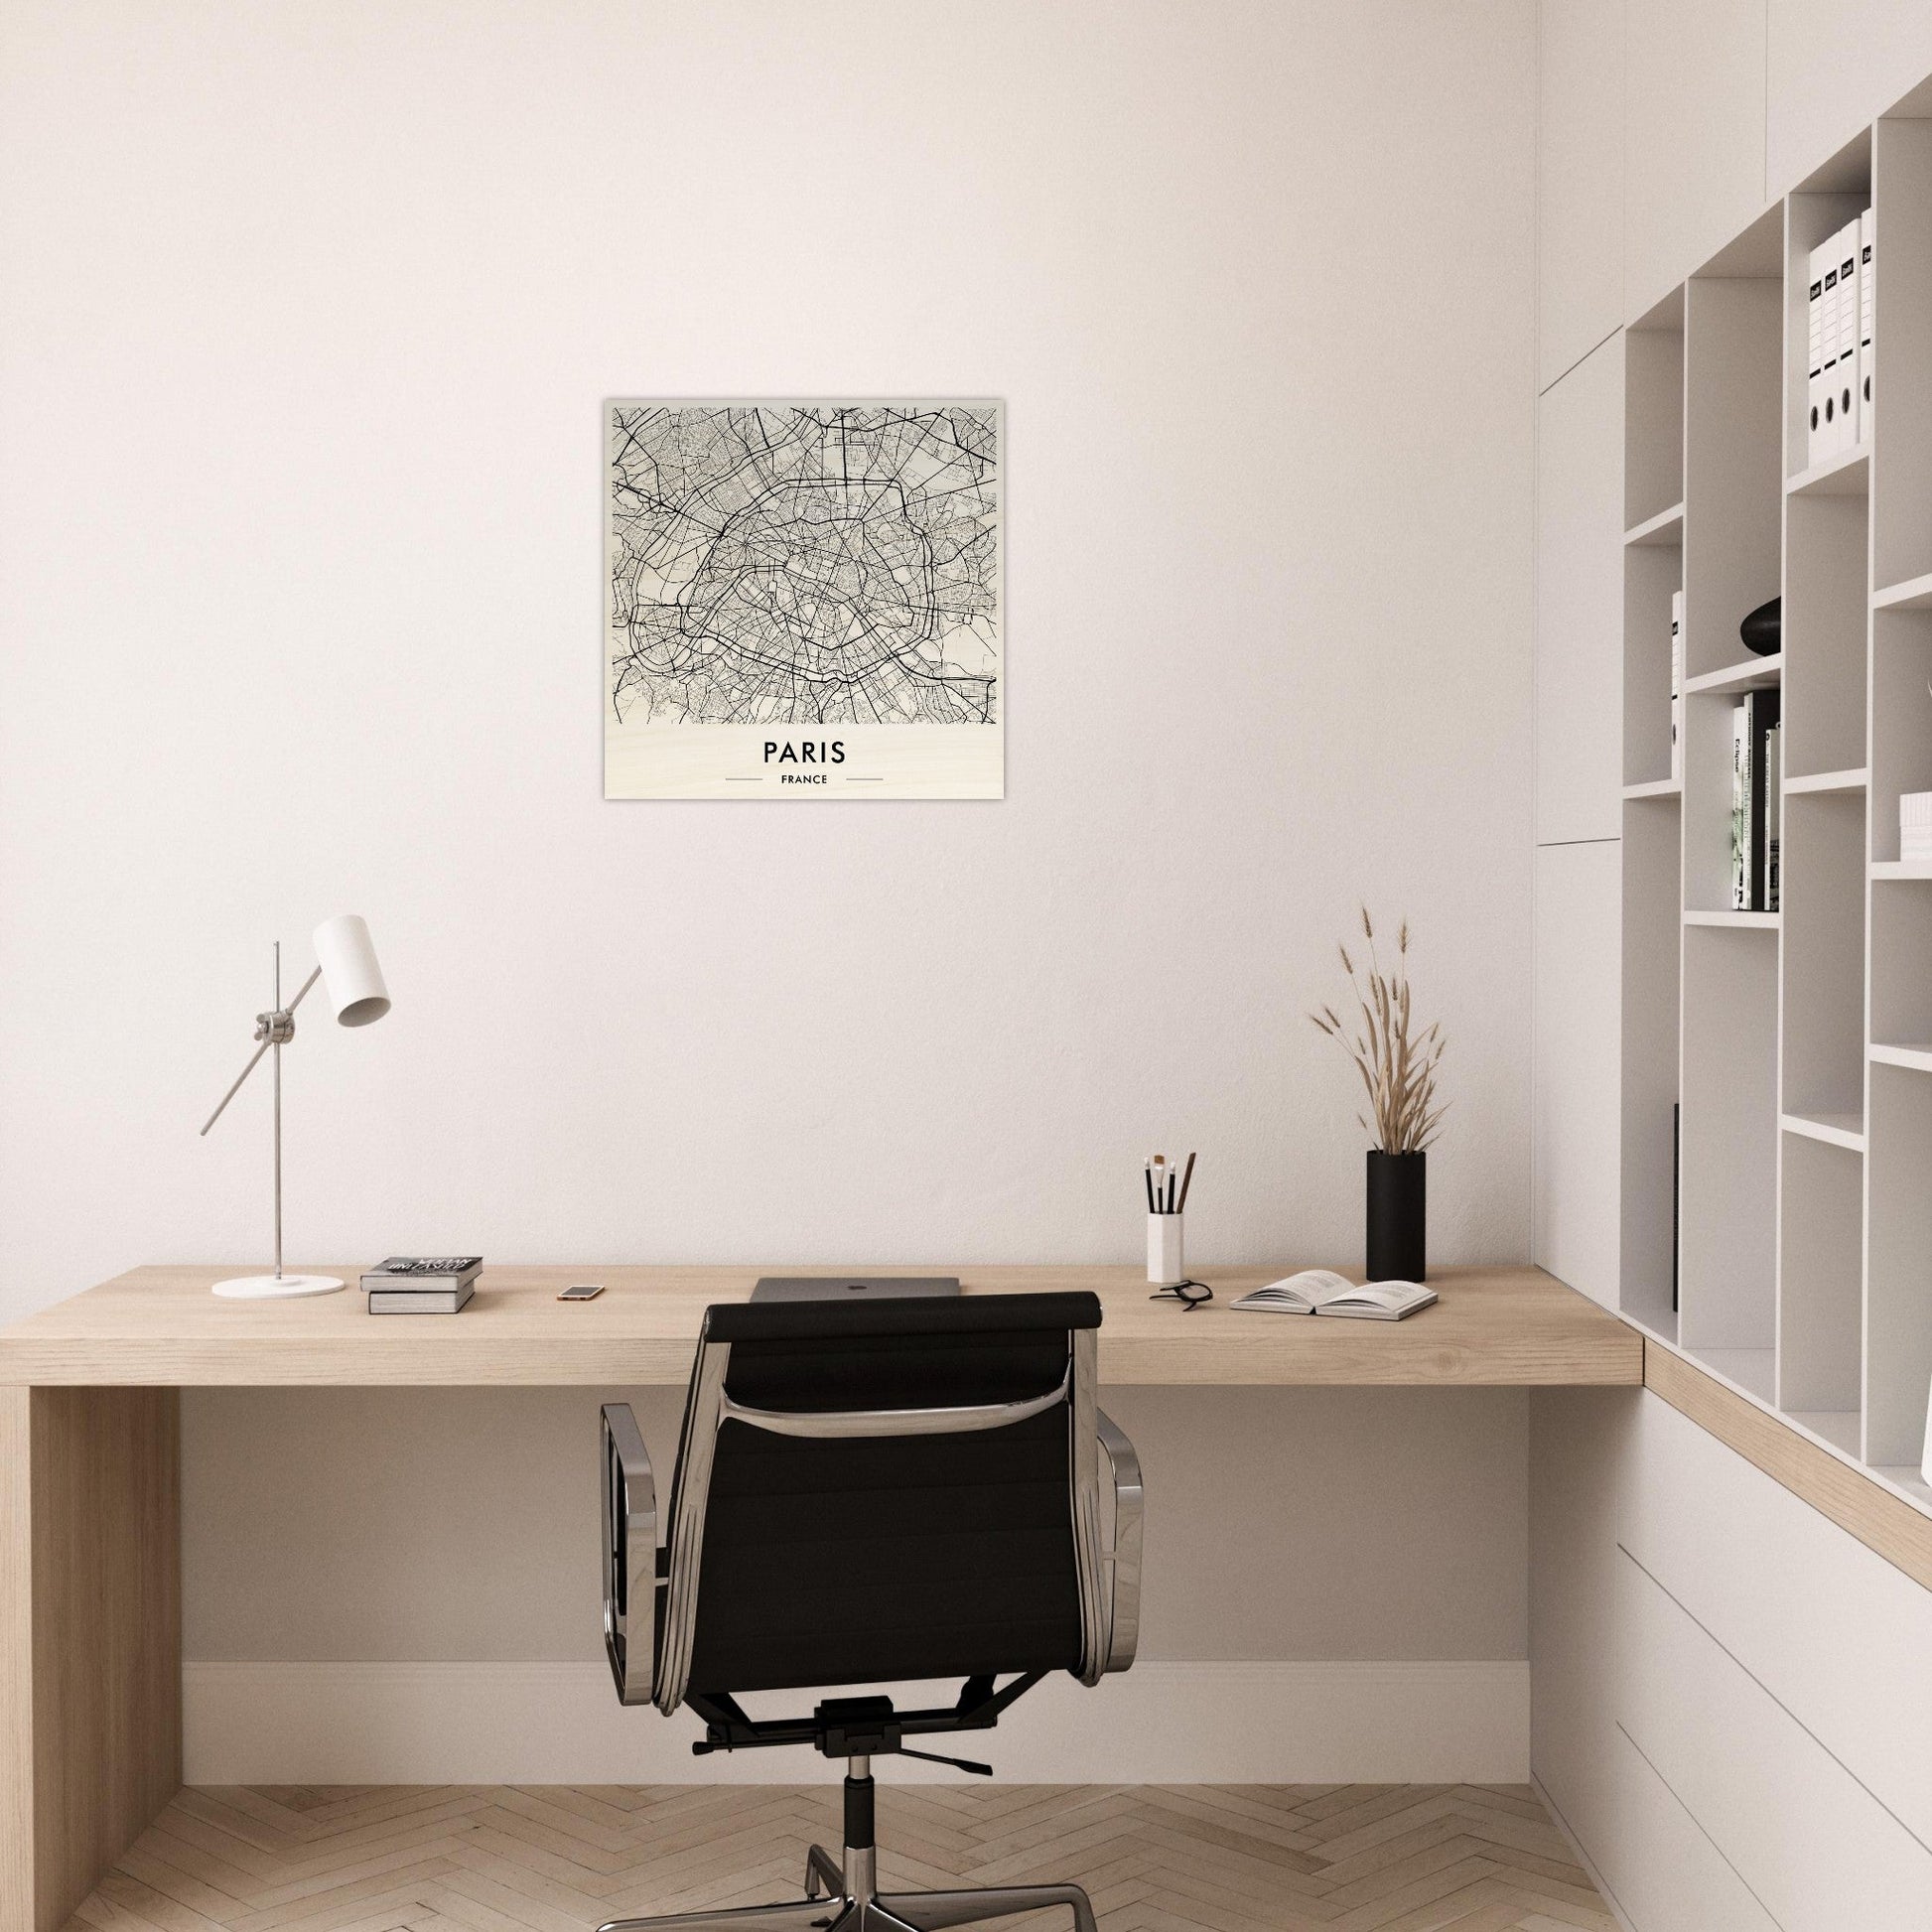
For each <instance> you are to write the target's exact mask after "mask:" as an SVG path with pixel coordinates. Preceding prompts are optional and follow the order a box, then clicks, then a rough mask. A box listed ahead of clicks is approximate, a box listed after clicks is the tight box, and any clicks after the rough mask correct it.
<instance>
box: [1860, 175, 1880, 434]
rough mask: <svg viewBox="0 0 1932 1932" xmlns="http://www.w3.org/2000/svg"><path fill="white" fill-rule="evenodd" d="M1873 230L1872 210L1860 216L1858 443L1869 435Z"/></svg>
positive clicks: (1873, 285)
mask: <svg viewBox="0 0 1932 1932" xmlns="http://www.w3.org/2000/svg"><path fill="white" fill-rule="evenodd" d="M1872 241H1873V228H1872V221H1871V210H1870V209H1869V208H1866V209H1865V211H1864V212H1863V214H1862V215H1860V216H1859V441H1860V442H1861V443H1863V442H1865V441H1867V440H1868V439H1869V437H1870V435H1871V311H1872V307H1873V304H1874V302H1875V300H1876V297H1875V294H1874V289H1875V286H1876V285H1875V284H1874V282H1873V281H1872V274H1873V253H1872Z"/></svg>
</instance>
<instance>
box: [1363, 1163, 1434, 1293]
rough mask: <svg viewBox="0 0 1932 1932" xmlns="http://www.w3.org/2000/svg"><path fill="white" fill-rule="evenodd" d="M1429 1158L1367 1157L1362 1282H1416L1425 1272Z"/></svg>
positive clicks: (1426, 1259)
mask: <svg viewBox="0 0 1932 1932" xmlns="http://www.w3.org/2000/svg"><path fill="white" fill-rule="evenodd" d="M1428 1227H1429V1156H1428V1155H1426V1154H1385V1153H1383V1151H1382V1150H1381V1149H1380V1148H1379V1147H1373V1148H1370V1149H1369V1151H1368V1278H1369V1280H1370V1281H1372V1282H1419V1281H1421V1280H1422V1279H1423V1276H1424V1271H1425V1270H1426V1269H1427V1268H1428V1266H1429V1260H1428V1253H1427V1249H1428V1240H1427V1233H1428Z"/></svg>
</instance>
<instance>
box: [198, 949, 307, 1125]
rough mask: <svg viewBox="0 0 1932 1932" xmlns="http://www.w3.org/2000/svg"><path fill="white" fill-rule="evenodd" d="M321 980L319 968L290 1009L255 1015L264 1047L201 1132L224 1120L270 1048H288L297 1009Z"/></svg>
mask: <svg viewBox="0 0 1932 1932" xmlns="http://www.w3.org/2000/svg"><path fill="white" fill-rule="evenodd" d="M321 977H322V968H321V967H320V966H318V967H316V968H315V970H314V971H313V972H311V973H310V975H309V977H308V978H307V979H305V980H304V981H303V982H302V991H301V992H300V993H298V994H297V995H296V996H295V998H294V999H292V1000H291V1001H290V1002H289V1003H288V1005H287V1006H285V1007H277V1008H276V1009H275V1010H274V1011H273V1012H272V1013H258V1014H256V1015H255V1037H256V1038H257V1039H258V1040H260V1041H261V1044H260V1045H259V1046H257V1047H256V1048H255V1050H254V1053H253V1054H252V1056H251V1057H250V1058H249V1061H248V1064H247V1065H246V1066H244V1067H243V1068H242V1069H241V1071H240V1072H239V1073H237V1074H236V1075H235V1080H234V1085H233V1086H231V1087H230V1088H229V1089H228V1090H227V1092H226V1093H224V1094H223V1095H222V1096H221V1102H220V1105H219V1106H217V1107H216V1108H215V1110H214V1111H213V1113H211V1114H209V1115H208V1117H207V1121H206V1122H205V1123H204V1124H203V1127H202V1132H203V1133H204V1134H206V1133H207V1130H208V1129H209V1128H210V1127H212V1126H213V1125H214V1123H215V1122H216V1121H217V1120H219V1119H220V1118H221V1115H222V1113H223V1112H224V1111H225V1110H226V1108H227V1105H228V1102H229V1101H230V1100H232V1099H233V1098H234V1097H235V1095H236V1094H238V1093H239V1092H240V1091H241V1083H242V1082H243V1081H244V1080H245V1079H247V1077H248V1076H249V1074H251V1073H252V1072H254V1070H255V1068H256V1067H257V1066H259V1065H260V1064H261V1057H262V1055H263V1054H264V1053H266V1052H267V1051H268V1049H269V1048H270V1047H271V1046H281V1045H285V1044H286V1043H287V1042H288V1041H289V1040H291V1039H293V1038H294V1037H295V1010H296V1008H297V1007H299V1006H300V1005H301V1004H302V1002H303V1000H304V999H305V998H307V996H308V992H309V989H310V988H311V987H312V986H314V985H315V983H316V981H317V980H319V979H320V978H321Z"/></svg>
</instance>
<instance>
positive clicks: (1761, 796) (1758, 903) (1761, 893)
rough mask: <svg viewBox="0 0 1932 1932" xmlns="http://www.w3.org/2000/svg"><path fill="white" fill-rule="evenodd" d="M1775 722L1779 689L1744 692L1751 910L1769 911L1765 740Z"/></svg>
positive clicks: (1767, 798) (1768, 794)
mask: <svg viewBox="0 0 1932 1932" xmlns="http://www.w3.org/2000/svg"><path fill="white" fill-rule="evenodd" d="M1777 722H1778V693H1777V691H1776V690H1775V689H1772V690H1765V691H1746V692H1745V693H1744V728H1745V730H1746V731H1747V732H1748V733H1749V735H1750V748H1751V798H1750V813H1751V886H1750V893H1751V897H1750V904H1751V910H1752V911H1753V912H1764V911H1768V910H1769V909H1770V904H1771V899H1770V890H1769V875H1768V871H1767V866H1766V861H1767V858H1768V856H1769V854H1768V847H1767V844H1766V839H1767V827H1766V824H1765V811H1764V808H1765V805H1766V803H1767V802H1768V800H1769V798H1770V780H1769V770H1768V767H1769V764H1770V760H1769V759H1768V758H1767V757H1766V755H1765V749H1764V741H1765V739H1766V738H1767V737H1768V736H1769V735H1770V731H1771V727H1772V726H1773V725H1775V724H1776V723H1777Z"/></svg>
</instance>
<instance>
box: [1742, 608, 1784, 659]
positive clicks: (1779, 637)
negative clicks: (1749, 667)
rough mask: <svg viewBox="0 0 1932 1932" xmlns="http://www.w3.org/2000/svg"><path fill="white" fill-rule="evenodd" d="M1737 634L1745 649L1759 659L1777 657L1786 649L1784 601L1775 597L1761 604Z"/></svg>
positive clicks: (1743, 623)
mask: <svg viewBox="0 0 1932 1932" xmlns="http://www.w3.org/2000/svg"><path fill="white" fill-rule="evenodd" d="M1737 634H1738V636H1739V637H1741V638H1742V639H1743V640H1744V648H1745V649H1746V650H1748V651H1752V652H1754V653H1755V654H1756V655H1757V656H1759V657H1775V656H1776V655H1777V654H1778V652H1779V651H1781V650H1782V649H1783V648H1784V599H1783V598H1781V597H1774V598H1773V599H1772V600H1771V601H1770V603H1768V604H1760V605H1759V606H1758V607H1757V609H1756V610H1755V611H1753V612H1752V613H1751V614H1750V616H1749V617H1747V618H1746V619H1745V620H1744V621H1743V622H1742V623H1740V624H1739V625H1738V626H1737Z"/></svg>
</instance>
